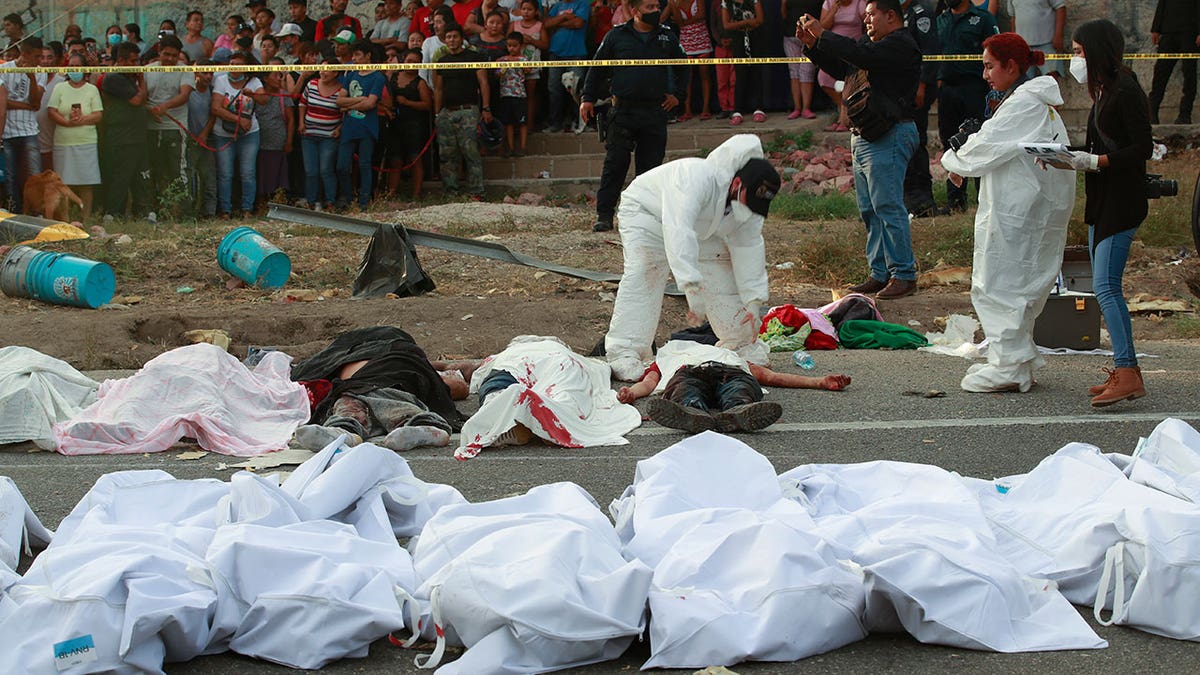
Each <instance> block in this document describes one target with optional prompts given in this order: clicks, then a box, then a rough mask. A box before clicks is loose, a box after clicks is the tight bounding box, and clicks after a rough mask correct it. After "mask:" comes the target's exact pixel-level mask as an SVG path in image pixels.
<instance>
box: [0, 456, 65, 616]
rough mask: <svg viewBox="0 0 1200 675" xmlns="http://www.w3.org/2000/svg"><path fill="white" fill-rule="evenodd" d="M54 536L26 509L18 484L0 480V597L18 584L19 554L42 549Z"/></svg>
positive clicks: (27, 505)
mask: <svg viewBox="0 0 1200 675" xmlns="http://www.w3.org/2000/svg"><path fill="white" fill-rule="evenodd" d="M53 536H54V533H53V532H51V531H49V530H47V529H46V527H45V526H44V525H42V521H40V520H38V517H37V516H36V515H35V514H34V513H33V509H30V508H29V504H28V503H26V501H25V497H23V496H22V495H21V491H20V490H18V489H17V484H16V483H14V482H13V481H12V479H11V478H9V477H8V476H0V593H3V592H4V589H6V588H8V587H9V585H11V584H12V583H13V582H14V581H16V580H17V578H18V577H17V575H16V569H17V565H18V564H19V563H20V562H21V551H22V550H24V551H25V552H26V553H27V554H28V553H31V552H32V551H31V548H32V546H35V545H36V546H38V547H39V548H40V547H43V546H45V545H46V544H49V543H50V539H51V538H52V537H53Z"/></svg>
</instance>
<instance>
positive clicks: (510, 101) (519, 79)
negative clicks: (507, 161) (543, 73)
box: [496, 31, 529, 157]
mask: <svg viewBox="0 0 1200 675" xmlns="http://www.w3.org/2000/svg"><path fill="white" fill-rule="evenodd" d="M506 46H507V47H508V54H506V55H505V56H502V57H500V58H499V59H498V60H499V61H501V62H507V63H511V62H514V61H516V62H521V61H526V60H527V59H526V58H525V56H524V49H525V40H524V36H523V35H521V34H520V33H518V32H517V31H513V32H512V33H509V35H508V40H507V41H506ZM527 73H528V69H526V68H511V67H510V68H501V69H500V101H499V103H497V104H496V117H497V118H499V119H500V121H501V122H503V123H504V140H505V142H506V146H505V147H507V148H508V151H507V152H508V153H510V154H512V155H514V156H516V157H524V156H525V143H526V141H527V140H528V138H529V126H528V125H527V124H526V121H527V117H526V112H527V110H528V108H527V102H526V89H525V78H526V74H527ZM514 135H515V136H516V137H517V138H519V139H520V144H519V145H514V143H513V137H514Z"/></svg>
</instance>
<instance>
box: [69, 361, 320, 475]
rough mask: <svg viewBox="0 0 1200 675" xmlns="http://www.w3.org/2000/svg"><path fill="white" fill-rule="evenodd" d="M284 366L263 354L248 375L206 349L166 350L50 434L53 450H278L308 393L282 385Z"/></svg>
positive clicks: (299, 419)
mask: <svg viewBox="0 0 1200 675" xmlns="http://www.w3.org/2000/svg"><path fill="white" fill-rule="evenodd" d="M291 360H292V359H291V357H290V356H288V355H287V354H284V353H283V352H269V353H268V354H267V355H266V356H265V357H263V360H262V362H261V363H259V364H258V366H257V367H255V369H254V370H253V371H250V370H248V369H247V368H246V366H244V365H242V364H241V362H239V361H238V360H237V359H236V358H234V357H233V356H232V355H230V354H228V353H227V352H225V350H223V349H221V348H220V347H216V346H213V345H210V344H203V343H202V344H195V345H189V346H187V347H180V348H178V349H173V350H171V351H169V352H166V353H165V354H161V355H159V356H157V357H155V358H153V359H151V360H150V361H149V362H147V363H146V365H145V366H143V367H142V369H141V370H139V371H138V372H137V373H135V374H134V375H133V376H131V377H127V378H125V379H123V380H107V381H105V382H104V383H103V384H102V385H100V391H99V398H98V400H97V401H96V402H95V403H93V404H92V405H90V406H88V407H87V408H86V409H85V410H83V411H82V412H81V413H80V414H78V415H76V416H74V417H73V418H72V419H71V420H70V421H68V422H62V423H59V424H56V425H55V426H54V432H53V438H54V443H55V446H56V449H57V450H58V451H59V452H61V453H62V454H64V455H94V454H108V453H141V452H159V451H162V450H166V449H167V448H169V447H171V446H172V445H173V444H175V443H176V442H177V441H179V439H181V438H184V437H188V438H195V439H196V441H197V442H199V444H200V447H201V448H203V449H205V450H208V451H210V452H219V453H222V454H226V455H237V456H241V457H246V456H252V455H260V454H263V453H267V452H272V451H274V450H282V449H283V448H285V447H287V444H288V441H289V440H290V439H291V437H292V433H293V432H294V431H295V430H296V429H297V428H298V427H299V426H300V425H301V424H304V423H305V422H306V421H307V420H308V414H309V410H308V395H307V393H305V391H304V388H303V387H301V386H300V385H299V384H296V383H295V382H292V381H291V380H290V379H289V377H288V372H289V369H290V367H291V365H290V364H291Z"/></svg>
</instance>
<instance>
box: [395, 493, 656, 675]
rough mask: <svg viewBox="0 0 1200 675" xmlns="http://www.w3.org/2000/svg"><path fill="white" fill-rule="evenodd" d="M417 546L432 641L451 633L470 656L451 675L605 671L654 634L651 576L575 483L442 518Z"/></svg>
mask: <svg viewBox="0 0 1200 675" xmlns="http://www.w3.org/2000/svg"><path fill="white" fill-rule="evenodd" d="M409 546H410V548H411V549H412V551H413V563H414V566H415V569H416V571H417V574H418V576H420V577H421V578H422V579H423V583H422V584H421V587H420V588H419V589H418V591H417V593H416V596H417V598H418V599H420V600H421V601H423V602H428V607H429V612H427V616H426V617H425V618H424V619H423V621H422V626H423V629H424V630H423V633H424V636H425V638H426V639H430V640H434V639H439V636H438V633H439V632H443V633H444V636H445V637H444V640H445V642H448V643H449V644H462V645H465V646H466V647H467V650H466V652H465V653H464V654H463V655H462V657H460V658H459V659H458V660H456V661H453V662H451V663H447V664H445V665H443V666H442V667H440V668H439V669H438V670H437V672H438V674H439V675H447V674H452V673H461V674H463V675H475V674H476V673H489V674H499V673H541V672H549V671H552V670H559V669H563V668H569V667H572V666H580V665H584V664H588V663H596V662H599V661H604V660H608V659H613V658H616V657H618V656H620V655H621V654H622V653H623V652H624V651H625V649H626V647H628V645H629V643H630V642H632V640H633V639H634V638H635V637H636V636H638V635H640V634H641V632H642V630H643V629H644V627H645V607H646V593H647V591H648V589H649V586H650V575H651V572H650V569H649V568H647V567H646V566H645V565H643V564H641V563H640V562H637V561H633V562H630V561H627V560H626V559H625V558H623V557H622V556H621V551H620V541H619V540H618V539H617V535H616V532H615V531H614V530H613V528H612V524H611V523H609V521H608V519H607V518H606V517H605V516H604V514H603V513H601V512H600V510H599V508H598V507H597V506H596V503H595V501H594V500H593V499H592V497H591V495H589V494H588V493H587V492H585V491H584V490H583V489H582V488H580V487H579V486H577V485H574V484H572V483H554V484H550V485H542V486H539V487H536V488H533V489H532V490H530V491H529V492H528V493H526V494H524V495H521V496H518V497H511V498H508V499H500V500H496V501H491V502H483V503H479V504H462V505H458V506H450V507H447V508H444V509H441V510H440V511H438V513H437V514H436V515H434V517H433V518H431V519H430V520H429V522H428V523H427V525H426V526H425V529H424V530H423V531H422V533H421V535H420V537H419V538H417V539H416V540H414V541H413V542H411V543H410V545H409ZM439 642H441V640H439ZM436 654H437V656H435V659H434V660H433V662H432V663H431V664H430V665H434V664H436V663H437V659H439V658H440V655H441V649H440V648H439V650H438V651H437V652H436Z"/></svg>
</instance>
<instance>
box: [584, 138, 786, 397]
mask: <svg viewBox="0 0 1200 675" xmlns="http://www.w3.org/2000/svg"><path fill="white" fill-rule="evenodd" d="M762 156H763V151H762V143H761V142H760V141H759V139H758V137H757V136H755V135H753V134H739V135H735V136H732V137H730V138H729V140H727V141H725V142H724V143H722V144H721V145H719V146H717V147H716V149H714V150H713V151H712V152H710V153H709V154H708V157H706V158H704V159H699V158H694V157H689V158H684V159H677V160H674V161H671V162H667V163H665V164H663V165H661V166H658V167H656V168H654V169H651V170H650V171H647V172H646V173H643V174H641V175H640V176H638V177H637V178H635V179H634V180H633V182H632V183H630V185H629V187H628V188H626V189H625V191H624V192H622V193H621V204H620V207H619V209H618V212H617V217H618V220H619V221H620V223H621V227H620V233H621V246H622V248H623V251H624V254H623V255H624V258H625V263H624V271H623V273H622V275H621V284H620V286H619V287H618V289H617V299H616V302H615V303H614V304H613V315H612V321H611V322H610V324H609V328H608V334H607V336H606V337H605V339H604V346H605V352H606V354H607V358H608V361H609V363H611V364H612V366H613V375H615V376H616V377H617V378H618V379H621V380H626V381H632V380H635V379H637V377H638V376H639V375H641V374H642V370H643V368H644V367H645V364H647V363H649V362H650V358H651V354H650V346H651V343H652V342H653V340H654V334H655V332H656V331H657V329H658V320H659V316H660V315H661V313H662V296H663V291H664V290H665V289H666V284H667V275H668V273H670V274H673V275H674V277H675V283H676V284H677V285H678V286H679V289H680V290H682V291H683V292H684V294H685V295H686V296H687V301H688V308H689V309H690V310H691V311H692V312H694V313H695V314H696V315H697V316H699V317H705V316H707V318H708V320H709V323H711V324H712V327H713V331H714V332H715V333H716V334H717V337H718V338H719V339H720V342H718V343H717V344H718V345H719V346H721V347H725V348H726V349H730V350H732V351H735V352H738V353H739V354H741V355H742V357H743V358H745V359H746V360H747V361H749V362H751V363H758V364H765V363H767V359H768V349H767V347H766V345H764V344H762V343H761V342H760V341H758V339H757V337H758V335H757V332H758V325H757V322H756V321H754V320H751V321H749V322H743V318H744V317H745V316H746V313H747V312H750V313H752V314H753V317H752V319H757V317H758V312H759V309H760V308H761V307H762V306H763V305H765V304H766V302H767V292H768V291H767V270H766V251H765V247H764V244H763V238H762V226H763V218H762V216H759V215H753V216H752V217H751V218H750V219H749V220H747V221H745V222H743V221H740V220H738V218H737V217H736V216H734V215H732V214H729V213H726V205H727V201H728V194H729V186H730V184H731V183H732V182H733V178H734V174H735V173H737V171H738V170H739V169H741V168H742V167H743V166H744V165H745V164H746V162H747V161H749V160H751V159H753V158H756V157H757V158H761V157H762Z"/></svg>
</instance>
